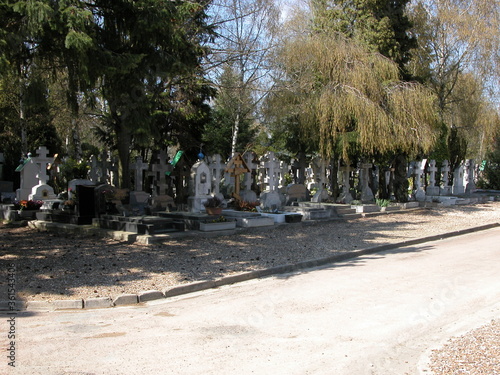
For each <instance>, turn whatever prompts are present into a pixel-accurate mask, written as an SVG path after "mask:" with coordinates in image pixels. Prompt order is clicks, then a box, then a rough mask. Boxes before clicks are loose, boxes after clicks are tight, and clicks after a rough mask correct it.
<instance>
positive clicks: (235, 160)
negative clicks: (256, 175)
mask: <svg viewBox="0 0 500 375" xmlns="http://www.w3.org/2000/svg"><path fill="white" fill-rule="evenodd" d="M225 172H227V173H229V174H230V175H231V177H234V193H233V197H235V198H236V199H238V200H241V198H240V176H241V175H242V174H244V173H248V172H251V169H250V168H248V166H247V164H246V162H245V160H244V159H243V157H242V156H241V155H240V154H239V153H238V152H237V153H235V154H234V156H233V157H232V158H231V160H229V162H228V163H227V166H226V169H225Z"/></svg>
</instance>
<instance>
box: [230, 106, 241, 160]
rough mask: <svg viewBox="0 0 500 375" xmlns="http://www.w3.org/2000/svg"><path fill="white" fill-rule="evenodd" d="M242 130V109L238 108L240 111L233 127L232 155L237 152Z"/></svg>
mask: <svg viewBox="0 0 500 375" xmlns="http://www.w3.org/2000/svg"><path fill="white" fill-rule="evenodd" d="M239 131H240V111H239V108H238V113H236V119H235V120H234V129H233V140H232V142H231V157H233V156H234V154H235V153H236V143H237V142H238V132H239Z"/></svg>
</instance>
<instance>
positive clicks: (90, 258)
mask: <svg viewBox="0 0 500 375" xmlns="http://www.w3.org/2000/svg"><path fill="white" fill-rule="evenodd" d="M491 223H500V202H490V203H487V204H478V205H471V206H459V207H441V208H432V209H419V210H413V211H405V212H402V213H393V214H385V215H378V216H367V217H364V218H359V219H355V220H349V221H326V222H303V223H298V224H291V225H283V226H277V227H274V228H270V229H267V228H266V229H262V228H254V229H252V230H249V231H245V232H242V233H236V234H234V235H229V236H221V237H212V238H196V237H191V238H183V239H175V240H169V241H168V242H165V243H158V244H153V245H149V246H144V245H137V244H127V243H124V242H118V241H114V240H108V239H101V238H92V237H90V238H89V237H76V236H75V237H71V236H68V235H63V234H61V235H59V234H54V233H47V232H38V231H35V230H33V229H29V228H27V227H23V228H12V227H8V226H6V225H0V262H1V263H3V264H4V266H1V267H0V293H1V294H0V295H6V292H5V290H6V288H7V285H6V278H7V266H6V264H9V263H14V264H15V265H16V283H17V285H16V288H17V294H18V298H20V299H23V300H30V301H37V300H38V301H41V300H45V301H51V300H61V299H75V298H84V299H87V298H96V297H111V298H114V297H116V296H118V295H120V294H123V293H138V292H141V291H145V290H151V289H156V290H161V291H163V290H165V289H166V288H168V287H172V286H175V285H180V284H185V283H191V282H195V281H201V280H211V279H215V278H220V277H223V276H228V275H233V274H237V273H242V272H245V271H252V270H257V269H263V268H269V267H274V266H279V265H284V264H293V263H297V262H300V261H305V260H310V259H317V258H322V257H326V256H331V255H335V254H341V253H346V252H350V251H353V250H358V249H364V248H369V247H373V246H376V245H382V244H391V243H398V242H402V241H405V240H410V239H415V238H422V237H427V236H432V235H438V234H443V233H448V232H452V231H457V230H461V229H467V228H472V227H477V226H481V225H485V224H491ZM0 299H2V298H0Z"/></svg>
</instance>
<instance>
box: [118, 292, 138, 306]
mask: <svg viewBox="0 0 500 375" xmlns="http://www.w3.org/2000/svg"><path fill="white" fill-rule="evenodd" d="M138 302H139V296H138V295H137V294H120V295H119V296H118V297H116V298H115V299H114V300H113V305H114V306H123V305H134V304H136V303H138Z"/></svg>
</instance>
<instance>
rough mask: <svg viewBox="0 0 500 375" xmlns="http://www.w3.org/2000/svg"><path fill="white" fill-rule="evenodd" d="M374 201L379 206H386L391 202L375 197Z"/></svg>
mask: <svg viewBox="0 0 500 375" xmlns="http://www.w3.org/2000/svg"><path fill="white" fill-rule="evenodd" d="M375 203H376V204H377V206H379V207H387V206H389V203H391V201H390V200H388V199H376V200H375Z"/></svg>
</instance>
